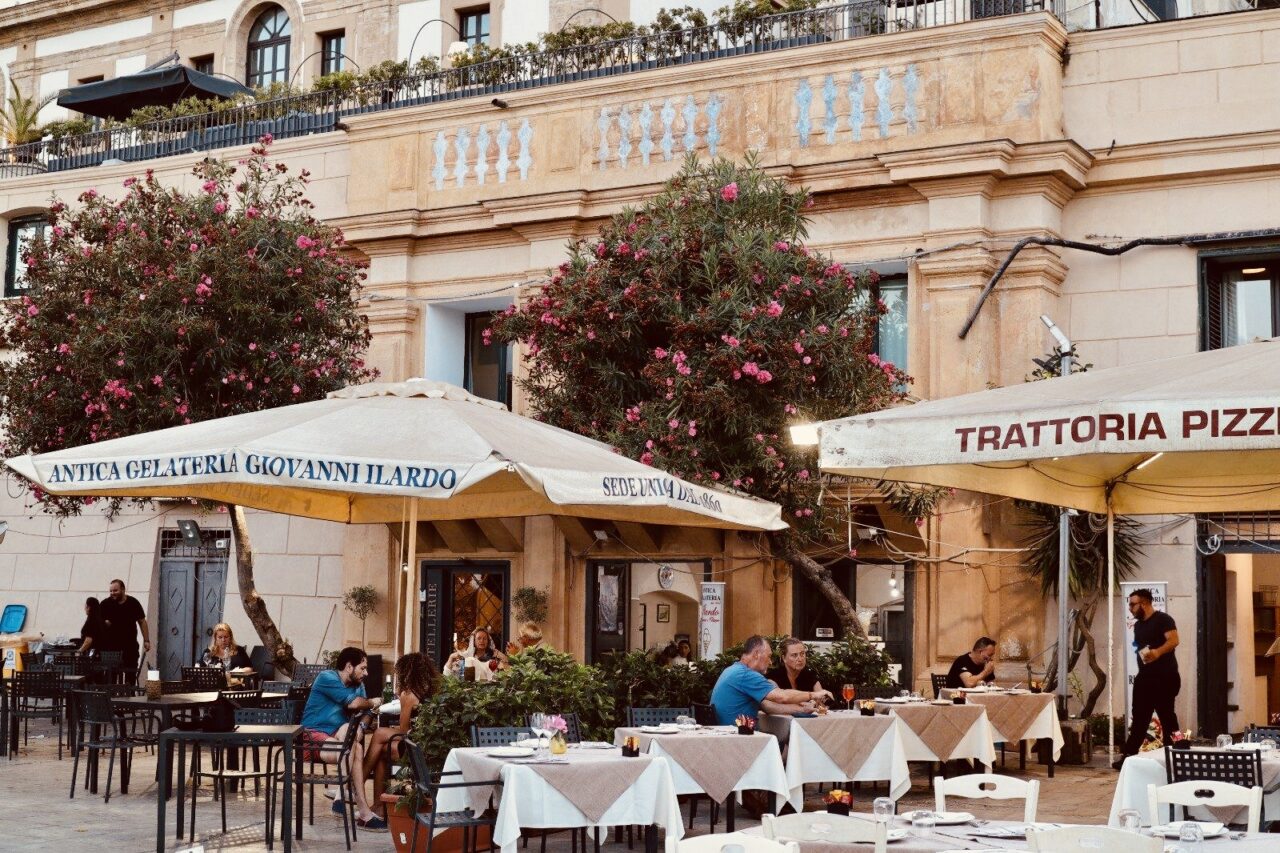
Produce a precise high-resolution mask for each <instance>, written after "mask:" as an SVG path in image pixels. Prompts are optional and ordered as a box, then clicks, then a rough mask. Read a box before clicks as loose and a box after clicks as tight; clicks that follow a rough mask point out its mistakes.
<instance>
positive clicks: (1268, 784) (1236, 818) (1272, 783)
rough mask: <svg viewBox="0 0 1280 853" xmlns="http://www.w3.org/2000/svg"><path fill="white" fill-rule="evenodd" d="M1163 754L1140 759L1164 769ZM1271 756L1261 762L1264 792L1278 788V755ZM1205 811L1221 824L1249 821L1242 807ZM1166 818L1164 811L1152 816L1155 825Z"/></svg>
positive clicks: (1148, 754) (1157, 752) (1153, 753)
mask: <svg viewBox="0 0 1280 853" xmlns="http://www.w3.org/2000/svg"><path fill="white" fill-rule="evenodd" d="M1164 753H1165V751H1164V750H1163V749H1153V750H1151V751H1150V752H1144V753H1142V757H1143V758H1150V759H1151V760H1152V761H1158V762H1160V766H1162V767H1166V766H1167V765H1166V764H1165V756H1164ZM1272 754H1273V755H1275V756H1276V757H1275V758H1273V759H1264V760H1263V762H1262V790H1263V791H1264V792H1271V791H1274V790H1276V788H1280V754H1276V753H1272ZM1205 809H1206V810H1207V811H1208V812H1209V814H1211V815H1213V819H1214V820H1216V821H1221V822H1222V823H1245V822H1246V821H1247V820H1248V819H1249V810H1248V809H1247V808H1245V807H1244V806H1218V807H1214V806H1206V807H1205ZM1179 811H1180V810H1179ZM1168 817H1169V814H1168V812H1167V811H1166V812H1165V813H1164V814H1163V815H1161V816H1159V817H1156V816H1155V815H1152V820H1154V821H1155V822H1156V823H1164V822H1165V821H1166V819H1167V818H1168Z"/></svg>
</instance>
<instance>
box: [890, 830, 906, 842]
mask: <svg viewBox="0 0 1280 853" xmlns="http://www.w3.org/2000/svg"><path fill="white" fill-rule="evenodd" d="M906 837H907V830H906V829H905V828H904V827H898V828H897V829H891V830H889V831H888V833H887V834H886V835H885V840H886V841H901V840H902V839H904V838H906Z"/></svg>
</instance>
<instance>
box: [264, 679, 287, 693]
mask: <svg viewBox="0 0 1280 853" xmlns="http://www.w3.org/2000/svg"><path fill="white" fill-rule="evenodd" d="M291 687H293V682H292V681H264V682H262V692H263V693H288V692H289V688H291Z"/></svg>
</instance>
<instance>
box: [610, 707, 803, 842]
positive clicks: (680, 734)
mask: <svg viewBox="0 0 1280 853" xmlns="http://www.w3.org/2000/svg"><path fill="white" fill-rule="evenodd" d="M628 737H634V738H636V739H637V741H638V743H639V748H640V751H641V752H644V753H646V754H648V755H652V756H656V757H658V758H665V759H666V760H667V763H668V765H669V766H670V768H671V778H672V780H673V782H674V784H675V789H676V795H677V796H686V795H695V794H705V795H706V796H708V797H710V798H711V799H712V800H713V801H714V802H717V803H724V804H725V825H726V827H727V828H728V831H729V832H733V830H734V808H733V796H732V795H734V794H738V795H739V796H741V792H742V791H750V790H759V791H770V792H772V793H774V794H776V795H777V796H779V797H781V798H782V800H783V801H785V800H787V799H788V798H789V788H790V786H789V785H788V784H787V772H786V768H785V767H784V766H783V764H782V751H781V750H780V749H779V748H778V739H777V738H776V737H774V736H773V735H770V734H765V733H764V732H752V733H751V734H750V735H741V734H739V733H738V728H737V726H686V727H671V726H621V727H619V728H616V729H614V732H613V743H614V745H615V746H619V747H621V746H622V745H623V743H624V742H625V741H626V739H627V738H628Z"/></svg>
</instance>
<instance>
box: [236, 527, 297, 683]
mask: <svg viewBox="0 0 1280 853" xmlns="http://www.w3.org/2000/svg"><path fill="white" fill-rule="evenodd" d="M227 509H228V510H229V512H230V515H231V529H232V530H233V531H235V534H236V580H237V581H238V583H239V586H240V601H241V602H243V603H244V612H245V613H246V614H247V615H248V617H249V621H250V622H252V623H253V628H254V630H255V631H257V632H258V639H259V640H261V641H262V645H264V646H266V647H267V650H268V651H270V652H271V658H272V662H273V664H274V665H275V668H276V671H278V672H281V671H282V672H284V673H286V674H288V675H293V668H294V666H295V665H296V664H297V663H298V661H297V659H296V658H294V656H293V646H292V645H291V644H290V643H289V641H288V640H286V639H285V638H284V637H282V636H280V629H278V628H277V627H276V623H275V621H274V620H273V619H272V618H271V614H270V612H268V611H267V603H266V602H265V601H263V600H262V596H260V595H258V588H257V586H256V585H255V584H254V581H253V547H252V546H251V545H250V544H249V525H248V524H246V523H245V519H244V509H243V508H242V507H239V506H236V505H234V504H228V505H227Z"/></svg>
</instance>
